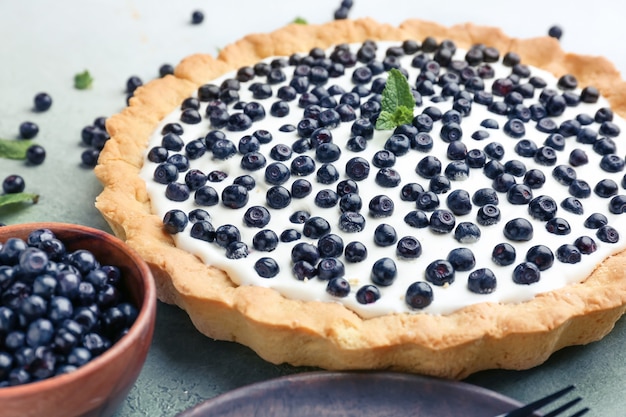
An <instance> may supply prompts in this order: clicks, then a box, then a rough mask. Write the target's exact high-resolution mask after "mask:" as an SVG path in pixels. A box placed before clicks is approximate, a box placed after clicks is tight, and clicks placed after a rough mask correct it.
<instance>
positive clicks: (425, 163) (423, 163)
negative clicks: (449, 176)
mask: <svg viewBox="0 0 626 417" xmlns="http://www.w3.org/2000/svg"><path fill="white" fill-rule="evenodd" d="M415 172H416V173H418V174H419V175H420V176H422V177H424V178H426V179H429V178H432V177H434V176H435V175H437V174H439V173H440V172H441V161H439V159H438V158H437V157H435V156H432V155H428V156H425V157H424V158H422V159H421V160H420V161H419V162H418V163H417V166H416V167H415Z"/></svg>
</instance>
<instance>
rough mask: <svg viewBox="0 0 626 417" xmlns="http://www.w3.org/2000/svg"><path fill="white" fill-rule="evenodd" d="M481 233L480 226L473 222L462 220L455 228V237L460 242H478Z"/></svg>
mask: <svg viewBox="0 0 626 417" xmlns="http://www.w3.org/2000/svg"><path fill="white" fill-rule="evenodd" d="M480 235H481V232H480V228H479V227H478V226H476V225H475V224H474V223H472V222H461V223H459V224H458V225H457V226H456V229H454V238H455V239H456V240H457V241H458V242H460V243H474V242H477V241H478V240H479V239H480Z"/></svg>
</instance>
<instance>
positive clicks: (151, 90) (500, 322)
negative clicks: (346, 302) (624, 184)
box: [95, 19, 626, 379]
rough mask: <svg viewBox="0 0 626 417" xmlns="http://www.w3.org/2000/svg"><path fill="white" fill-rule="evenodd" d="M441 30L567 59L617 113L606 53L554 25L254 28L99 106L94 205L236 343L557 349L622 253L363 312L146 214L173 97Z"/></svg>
mask: <svg viewBox="0 0 626 417" xmlns="http://www.w3.org/2000/svg"><path fill="white" fill-rule="evenodd" d="M426 36H433V37H435V38H436V39H437V40H439V41H441V40H443V39H451V40H453V41H454V42H455V43H456V45H458V46H459V47H461V48H468V47H470V46H471V45H473V44H477V43H482V44H485V45H488V46H494V47H496V48H498V50H499V51H500V52H501V53H505V52H507V51H515V52H517V53H518V54H519V55H520V56H521V57H522V62H523V63H525V64H529V65H533V66H536V67H540V68H543V69H546V70H548V71H550V72H552V73H554V74H555V75H556V76H560V75H563V74H566V73H571V74H573V75H575V76H576V77H577V79H578V80H579V83H580V84H581V85H594V86H596V87H597V88H598V89H599V90H600V91H601V93H602V94H603V95H604V96H605V97H606V98H607V99H608V100H609V101H610V103H611V106H612V108H613V110H614V111H616V112H617V113H619V114H621V115H622V116H623V117H626V83H624V81H622V80H621V78H620V75H619V72H618V71H617V70H616V69H615V68H614V66H613V65H612V64H611V63H610V62H609V61H608V60H606V59H604V58H602V57H589V56H586V57H585V56H579V55H575V54H570V53H566V52H564V51H563V50H562V49H561V48H560V46H559V44H558V41H556V40H555V39H553V38H549V37H541V38H534V39H525V40H520V39H512V38H509V37H507V36H506V35H505V34H504V33H503V32H502V31H501V30H499V29H497V28H490V27H480V26H476V25H474V24H471V23H467V24H461V25H456V26H452V27H444V26H441V25H439V24H436V23H432V22H425V21H421V20H409V21H406V22H404V23H403V24H401V25H400V26H399V27H394V26H391V25H387V24H380V23H378V22H376V21H374V20H371V19H362V20H354V21H351V20H341V21H333V22H330V23H328V24H323V25H298V24H292V25H288V26H286V27H284V28H281V29H279V30H277V31H275V32H273V33H269V34H253V35H249V36H246V37H245V38H243V39H241V40H240V41H238V42H236V43H234V44H232V45H229V46H227V47H225V48H224V49H223V50H222V51H221V52H220V54H219V56H218V57H217V58H214V57H212V56H210V55H206V54H197V55H192V56H189V57H187V58H185V59H184V60H183V61H182V62H181V63H180V64H179V65H178V66H177V68H176V71H175V75H174V76H167V77H165V78H160V79H156V80H154V81H151V82H150V83H148V84H146V85H145V86H143V87H140V88H139V89H138V90H137V91H136V93H135V95H134V97H133V98H132V99H131V100H130V105H129V107H127V108H125V109H124V110H123V111H122V112H121V113H119V114H117V115H115V116H112V117H110V118H109V119H108V120H107V130H108V131H109V133H110V135H111V139H110V140H109V141H108V142H107V144H106V146H105V148H104V150H103V151H102V153H101V155H100V159H99V164H98V166H97V167H96V168H95V172H96V175H97V177H98V178H99V180H100V181H101V182H102V184H103V185H104V190H103V192H102V193H101V194H100V195H99V196H98V198H97V201H96V207H97V208H98V210H100V212H101V213H102V215H103V216H104V218H105V219H106V220H107V222H108V223H109V224H110V226H111V228H112V230H113V231H114V233H115V234H116V235H117V236H119V237H120V238H122V239H123V240H125V241H126V242H127V243H128V244H129V245H130V246H131V247H133V248H134V249H136V250H137V251H138V252H139V253H140V254H141V256H142V257H143V258H144V259H145V260H146V261H147V262H148V264H149V265H150V267H151V269H152V270H153V273H154V276H155V279H156V283H157V287H158V294H159V298H160V299H161V300H162V301H164V302H166V303H171V304H175V305H177V306H179V307H180V308H182V309H184V310H185V311H186V312H187V313H188V314H189V316H190V318H191V320H192V321H193V324H194V325H195V326H196V327H197V329H198V330H199V331H200V332H202V333H204V334H205V335H207V336H209V337H211V338H214V339H220V340H229V341H235V342H238V343H242V344H244V345H246V346H249V347H250V348H252V349H253V350H254V351H256V352H257V353H258V354H259V355H260V356H261V357H262V358H264V359H265V360H267V361H270V362H273V363H290V364H292V365H307V366H317V367H321V368H325V369H334V370H348V369H351V370H354V369H368V370H374V369H386V370H398V371H406V372H414V373H421V374H427V375H434V376H439V377H445V378H454V379H460V378H464V377H466V376H468V375H470V374H472V373H474V372H476V371H479V370H484V369H492V368H502V369H526V368H530V367H533V366H536V365H538V364H540V363H542V362H544V361H545V360H546V359H547V358H548V357H549V356H550V354H552V353H553V352H554V351H556V350H558V349H560V348H562V347H565V346H570V345H578V344H586V343H589V342H592V341H595V340H598V339H600V338H602V337H603V336H604V335H606V334H607V333H608V332H609V331H610V330H611V329H612V328H613V326H614V324H615V322H616V321H617V320H618V319H619V318H620V317H621V316H622V314H623V313H624V311H625V309H626V278H625V273H624V267H625V264H626V262H625V260H626V253H625V252H621V253H619V254H617V255H615V256H612V257H609V258H608V259H606V260H605V261H604V262H603V263H601V264H600V265H598V266H597V268H596V269H595V270H594V272H593V273H592V274H591V275H590V276H589V277H588V278H587V279H586V280H585V281H584V282H582V283H578V284H572V285H569V286H567V287H565V288H562V289H559V290H555V291H551V292H548V293H544V294H540V295H538V296H536V297H535V298H534V299H532V300H531V301H528V302H524V303H520V304H494V303H483V304H478V305H473V306H470V307H466V308H463V309H462V310H459V311H457V312H455V313H453V314H449V315H444V316H435V315H428V314H390V315H386V316H382V317H377V318H371V319H362V318H360V317H359V316H358V315H356V314H355V313H354V312H352V311H350V310H348V309H347V308H345V307H343V306H342V305H341V304H338V303H323V302H304V301H298V300H290V299H287V298H285V297H283V296H282V295H280V294H279V293H278V292H276V291H274V290H271V289H267V288H260V287H254V286H237V285H236V284H234V283H233V282H232V281H231V280H230V279H229V278H228V276H227V275H226V273H224V272H223V271H221V270H219V269H217V268H215V267H212V266H208V265H205V264H204V263H203V262H201V261H200V260H199V259H198V258H196V257H195V256H194V255H191V254H189V253H187V252H184V251H182V250H180V249H177V248H176V247H175V246H174V243H173V241H172V238H171V236H170V235H168V234H167V233H166V232H164V231H163V229H162V219H161V218H159V217H158V216H156V215H154V214H152V211H151V207H150V199H149V196H148V194H147V192H146V186H145V183H144V182H143V180H142V179H140V177H139V171H140V169H141V166H142V163H143V159H144V152H145V151H146V147H147V143H148V139H149V136H150V135H151V133H152V132H153V131H154V130H155V129H156V127H157V125H158V123H159V122H160V121H161V120H162V118H164V117H165V116H166V115H167V114H169V113H171V112H172V111H173V110H174V109H175V107H177V106H178V105H179V104H180V102H181V101H182V100H183V99H184V98H186V97H189V96H190V95H191V94H193V93H194V92H195V91H196V89H197V88H198V87H199V86H200V85H202V84H205V83H207V82H209V81H210V80H212V79H215V78H217V77H218V76H220V75H222V74H224V73H226V72H228V71H231V70H235V69H238V68H239V67H242V66H244V65H252V64H254V63H256V62H258V61H259V60H261V59H263V58H266V57H269V56H288V55H290V54H292V53H298V52H306V51H308V50H310V49H311V48H313V47H321V48H328V47H330V46H332V45H336V44H339V43H344V42H348V43H349V42H363V41H365V40H368V39H372V40H397V41H403V40H405V39H415V40H418V41H420V40H422V39H424V38H425V37H426Z"/></svg>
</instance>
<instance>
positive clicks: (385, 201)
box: [369, 195, 394, 217]
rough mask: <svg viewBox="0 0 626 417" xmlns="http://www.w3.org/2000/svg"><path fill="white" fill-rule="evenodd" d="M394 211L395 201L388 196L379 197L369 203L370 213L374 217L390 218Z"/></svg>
mask: <svg viewBox="0 0 626 417" xmlns="http://www.w3.org/2000/svg"><path fill="white" fill-rule="evenodd" d="M393 211H394V203H393V200H392V199H391V198H389V197H388V196H386V195H377V196H375V197H373V198H372V199H371V200H370V202H369V213H370V215H371V216H372V217H389V216H391V215H392V214H393Z"/></svg>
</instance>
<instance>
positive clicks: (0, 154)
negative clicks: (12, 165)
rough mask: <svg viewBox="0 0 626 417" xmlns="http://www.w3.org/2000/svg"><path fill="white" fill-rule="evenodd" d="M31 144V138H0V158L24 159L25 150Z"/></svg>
mask: <svg viewBox="0 0 626 417" xmlns="http://www.w3.org/2000/svg"><path fill="white" fill-rule="evenodd" d="M32 144H33V142H32V141H31V140H7V139H0V158H8V159H26V150H27V149H28V148H30V147H31V146H32Z"/></svg>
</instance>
